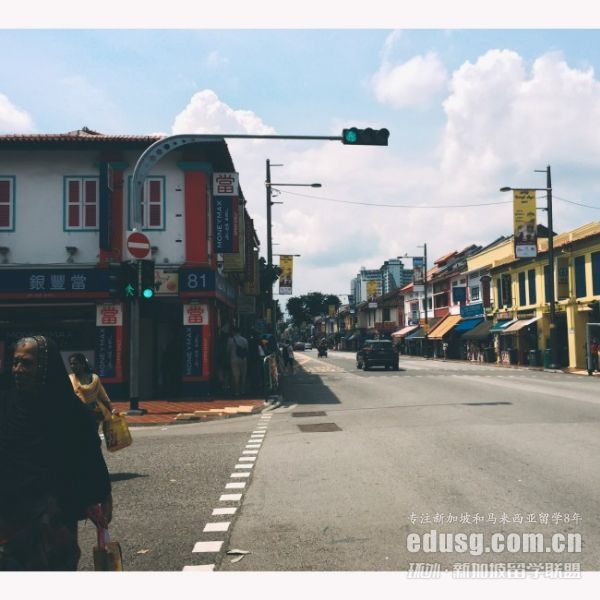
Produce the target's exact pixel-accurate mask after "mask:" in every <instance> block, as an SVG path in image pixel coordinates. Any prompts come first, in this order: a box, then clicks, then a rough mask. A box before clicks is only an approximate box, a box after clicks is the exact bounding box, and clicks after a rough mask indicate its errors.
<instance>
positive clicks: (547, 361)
mask: <svg viewBox="0 0 600 600" xmlns="http://www.w3.org/2000/svg"><path fill="white" fill-rule="evenodd" d="M550 360H551V359H550V348H546V349H545V350H544V369H549V368H550Z"/></svg>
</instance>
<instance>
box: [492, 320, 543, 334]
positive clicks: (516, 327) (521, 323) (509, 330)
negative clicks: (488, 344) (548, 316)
mask: <svg viewBox="0 0 600 600" xmlns="http://www.w3.org/2000/svg"><path fill="white" fill-rule="evenodd" d="M539 318H540V317H533V319H518V320H516V321H515V322H514V323H513V324H512V325H509V326H508V327H505V328H504V329H503V330H502V331H501V332H500V335H511V334H513V333H517V332H518V331H521V329H523V328H524V327H527V326H528V325H531V324H532V323H535V322H536V321H537V320H538V319H539Z"/></svg>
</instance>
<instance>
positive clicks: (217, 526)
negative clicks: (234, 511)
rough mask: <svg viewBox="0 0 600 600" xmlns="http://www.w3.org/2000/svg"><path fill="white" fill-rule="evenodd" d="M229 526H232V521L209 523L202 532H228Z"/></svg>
mask: <svg viewBox="0 0 600 600" xmlns="http://www.w3.org/2000/svg"><path fill="white" fill-rule="evenodd" d="M229 525H231V521H221V522H220V523H207V524H206V525H205V526H204V529H203V530H202V531H204V532H205V533H208V532H211V531H227V530H228V529H229Z"/></svg>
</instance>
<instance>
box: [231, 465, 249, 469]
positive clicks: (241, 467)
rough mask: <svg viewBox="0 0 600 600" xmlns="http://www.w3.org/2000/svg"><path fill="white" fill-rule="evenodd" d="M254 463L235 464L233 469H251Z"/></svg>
mask: <svg viewBox="0 0 600 600" xmlns="http://www.w3.org/2000/svg"><path fill="white" fill-rule="evenodd" d="M253 466H254V465H235V467H234V469H251V468H252V467H253Z"/></svg>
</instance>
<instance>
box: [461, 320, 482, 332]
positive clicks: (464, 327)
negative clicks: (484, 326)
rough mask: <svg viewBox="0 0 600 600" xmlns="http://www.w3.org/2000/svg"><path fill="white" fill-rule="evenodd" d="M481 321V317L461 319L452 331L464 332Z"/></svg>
mask: <svg viewBox="0 0 600 600" xmlns="http://www.w3.org/2000/svg"><path fill="white" fill-rule="evenodd" d="M481 321H483V317H471V318H468V319H463V320H462V321H461V322H460V323H459V324H458V325H457V326H456V327H455V328H454V333H464V332H465V331H471V329H473V327H477V325H479V323H481Z"/></svg>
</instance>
